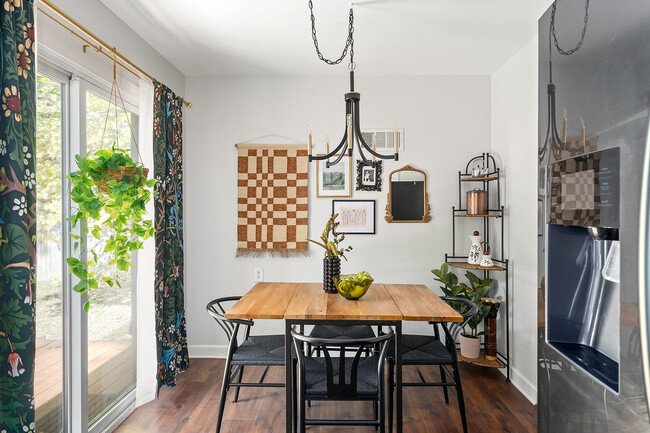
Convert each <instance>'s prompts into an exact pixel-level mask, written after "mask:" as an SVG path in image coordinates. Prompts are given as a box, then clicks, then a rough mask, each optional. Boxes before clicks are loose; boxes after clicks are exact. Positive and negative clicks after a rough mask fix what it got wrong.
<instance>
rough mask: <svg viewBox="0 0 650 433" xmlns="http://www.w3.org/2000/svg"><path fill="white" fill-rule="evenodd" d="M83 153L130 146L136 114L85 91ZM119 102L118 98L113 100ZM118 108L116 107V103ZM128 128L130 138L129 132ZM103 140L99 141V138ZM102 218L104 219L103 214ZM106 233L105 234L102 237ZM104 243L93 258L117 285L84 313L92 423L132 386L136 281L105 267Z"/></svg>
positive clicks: (102, 290) (106, 288) (101, 291)
mask: <svg viewBox="0 0 650 433" xmlns="http://www.w3.org/2000/svg"><path fill="white" fill-rule="evenodd" d="M84 96H85V98H86V104H85V105H86V122H85V123H86V151H87V152H88V153H91V152H94V151H95V150H99V149H105V148H108V147H110V146H112V145H115V146H116V147H120V148H122V149H131V148H132V147H133V139H132V137H134V136H136V135H137V133H138V131H137V126H138V116H137V115H136V114H135V113H133V111H129V110H128V108H127V111H126V113H125V111H124V109H123V108H122V107H119V108H118V109H117V110H115V106H114V105H113V104H112V108H111V109H110V110H108V116H107V106H108V97H109V96H110V94H109V95H106V94H104V92H100V91H99V89H96V88H95V89H92V90H91V89H86V91H85V95H84ZM118 101H119V98H118ZM120 105H121V103H120ZM129 125H131V127H132V128H133V134H132V133H131V128H130V127H129ZM102 137H103V140H102ZM106 217H108V216H107V215H106ZM109 235H110V233H104V234H103V235H102V239H107V237H108V236H109ZM104 246H105V242H104V241H103V240H102V241H99V242H97V243H96V245H94V250H95V252H96V253H97V254H98V261H97V263H98V266H96V269H97V271H96V272H100V273H101V275H102V276H107V277H112V278H114V279H115V281H119V285H118V284H115V285H114V286H113V287H110V286H108V285H107V284H105V283H103V282H101V283H100V288H99V290H97V291H95V294H94V296H93V298H92V300H91V307H90V310H89V311H88V419H89V421H90V424H93V423H94V422H96V421H97V420H99V418H100V417H101V416H102V415H103V413H104V412H105V411H106V410H107V409H110V408H111V407H112V406H113V405H114V404H115V403H116V402H117V401H119V400H120V398H121V397H122V396H123V395H124V394H126V393H128V392H129V391H131V390H133V389H134V388H135V355H134V353H135V352H134V348H135V345H134V342H135V339H134V335H135V329H134V326H135V309H134V307H135V293H134V288H135V284H134V282H135V278H134V279H132V278H131V273H128V272H118V271H117V269H116V268H115V266H109V265H108V262H109V261H111V259H112V256H111V254H110V253H104V252H103V251H104Z"/></svg>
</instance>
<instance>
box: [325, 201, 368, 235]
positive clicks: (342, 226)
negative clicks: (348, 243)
mask: <svg viewBox="0 0 650 433" xmlns="http://www.w3.org/2000/svg"><path fill="white" fill-rule="evenodd" d="M332 213H333V214H335V213H337V214H339V216H338V217H337V218H336V221H337V222H338V223H339V226H338V228H337V231H339V232H344V233H348V234H361V235H374V234H375V201H374V200H332Z"/></svg>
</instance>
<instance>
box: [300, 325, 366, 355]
mask: <svg viewBox="0 0 650 433" xmlns="http://www.w3.org/2000/svg"><path fill="white" fill-rule="evenodd" d="M309 336H310V337H314V338H344V339H359V338H373V337H375V336H376V335H375V332H374V331H373V330H372V326H370V325H314V327H313V328H312V330H311V332H310V333H309ZM312 352H313V350H312V347H311V345H309V344H307V354H308V355H310V356H311V354H312ZM315 352H316V356H321V348H320V347H318V348H316V350H315ZM366 355H367V356H370V350H367V351H366Z"/></svg>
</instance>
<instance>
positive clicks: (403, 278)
mask: <svg viewBox="0 0 650 433" xmlns="http://www.w3.org/2000/svg"><path fill="white" fill-rule="evenodd" d="M347 86H348V76H347V74H346V73H345V72H344V69H343V68H341V76H339V77H248V78H245V77H210V78H197V77H188V79H187V86H186V94H187V97H188V98H189V99H190V100H191V101H192V103H193V107H192V109H191V110H189V111H188V112H186V115H185V125H184V129H185V137H186V139H185V167H186V170H185V180H184V182H185V212H184V219H185V223H184V226H185V246H186V247H185V251H186V261H185V272H186V308H187V320H188V322H187V329H188V340H189V344H190V354H191V355H192V356H215V355H219V354H223V352H222V350H223V345H224V344H225V343H226V340H225V338H224V336H223V335H222V334H223V333H222V332H221V331H220V330H219V329H218V326H217V325H216V323H214V322H213V320H212V319H211V318H210V317H209V316H208V315H207V314H206V313H205V305H206V303H207V302H208V301H209V300H211V299H213V298H216V297H219V296H225V295H236V294H244V293H245V292H246V291H247V290H248V289H249V288H250V287H252V285H253V284H254V281H253V277H254V276H253V272H254V268H257V267H263V268H264V277H265V280H266V281H306V282H310V281H311V282H318V281H321V278H322V257H323V252H322V250H321V249H320V248H318V247H316V246H312V247H310V252H311V256H310V257H306V258H290V259H282V258H235V250H236V223H237V219H236V216H237V212H236V178H237V172H236V170H237V165H236V157H237V152H236V149H235V147H234V144H235V143H238V142H243V141H246V140H250V139H253V138H257V137H260V136H263V135H266V134H272V133H275V134H279V135H283V136H288V137H292V138H294V139H299V140H303V142H305V141H306V132H307V124H308V123H311V124H312V126H313V133H314V146H315V149H314V152H315V153H316V152H319V151H320V152H322V151H323V150H324V142H325V140H324V139H325V135H326V134H329V135H330V137H332V141H333V142H334V141H338V140H340V137H341V135H342V134H343V128H344V122H345V120H344V119H345V114H344V113H345V103H344V99H343V94H344V93H345V92H346V90H347V88H348V87H347ZM356 90H358V91H360V92H361V125H362V127H363V128H391V127H392V125H393V122H394V121H397V122H398V125H399V126H400V127H403V128H405V140H406V141H405V146H406V149H405V151H404V152H402V153H401V154H400V161H399V162H395V161H388V162H386V161H384V164H385V165H384V167H385V168H384V176H383V182H384V187H383V190H382V191H381V192H356V191H355V192H353V198H359V199H375V200H376V211H377V215H376V233H377V234H375V235H350V236H349V237H348V238H347V239H349V240H350V242H351V244H352V245H353V246H354V251H353V252H352V253H351V254H349V259H350V261H349V262H345V261H344V262H343V265H342V267H343V269H342V270H343V272H346V273H347V272H357V271H360V270H362V269H364V270H367V271H368V272H369V273H370V274H371V275H372V276H373V277H374V278H375V281H377V282H386V283H391V282H404V283H424V284H427V285H428V286H429V287H431V288H434V287H437V284H434V281H433V278H432V277H433V275H432V274H431V272H430V270H431V269H434V268H437V267H439V266H440V264H441V263H442V262H443V260H444V253H445V252H448V251H450V249H451V206H452V205H454V204H455V203H456V201H457V189H456V188H457V179H458V170H460V169H464V167H465V164H466V162H467V160H468V159H469V158H470V157H472V156H474V155H475V154H477V153H480V152H484V151H488V150H489V148H490V79H489V77H487V76H477V77H473V76H465V77H444V76H439V77H367V76H364V75H363V71H361V70H358V72H357V77H356ZM313 164H314V163H312V166H310V179H309V194H310V196H309V200H310V202H309V222H310V226H309V232H310V235H311V236H318V235H319V234H320V232H321V231H322V229H323V226H324V224H325V221H326V220H327V218H328V216H329V214H330V213H331V206H332V204H331V202H332V200H331V199H328V198H316V191H315V183H314V181H315V175H314V174H315V171H314V170H315V167H314V166H313ZM406 164H411V165H413V166H415V167H417V168H420V169H423V170H424V171H425V172H426V173H427V176H428V178H427V189H428V192H429V202H430V204H431V208H432V211H431V214H432V217H433V219H432V221H431V222H430V223H427V224H388V223H387V222H386V221H385V220H384V214H385V211H384V208H385V205H386V195H387V189H386V188H387V182H388V173H389V172H390V171H392V170H394V169H396V168H399V167H402V166H404V165H406ZM464 230H465V231H466V232H469V231H470V228H469V226H468V228H466V229H464ZM471 230H474V228H471ZM459 233H461V234H462V230H459ZM461 234H459V236H458V239H459V240H460V245H462V247H461V248H459V250H460V251H462V252H465V249H469V242H468V241H467V240H466V239H461V238H465V236H464V235H461ZM253 331H254V332H278V333H279V332H282V324H281V323H280V321H268V322H264V323H257V324H256V326H255V329H254V330H253Z"/></svg>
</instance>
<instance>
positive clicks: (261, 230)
mask: <svg viewBox="0 0 650 433" xmlns="http://www.w3.org/2000/svg"><path fill="white" fill-rule="evenodd" d="M237 147H238V158H237V254H236V257H242V256H254V257H259V256H262V255H264V254H267V253H268V254H270V255H273V256H280V257H294V256H308V255H309V249H308V246H307V227H308V219H307V210H308V176H307V166H308V160H307V149H306V148H305V146H304V145H300V146H297V145H270V144H238V145H237Z"/></svg>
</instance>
